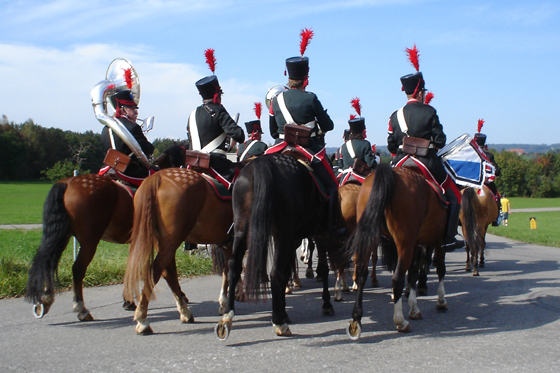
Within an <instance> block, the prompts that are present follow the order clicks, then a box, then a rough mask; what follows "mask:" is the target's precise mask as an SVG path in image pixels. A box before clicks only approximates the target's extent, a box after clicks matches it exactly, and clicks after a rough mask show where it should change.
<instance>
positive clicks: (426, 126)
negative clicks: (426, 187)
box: [387, 45, 461, 251]
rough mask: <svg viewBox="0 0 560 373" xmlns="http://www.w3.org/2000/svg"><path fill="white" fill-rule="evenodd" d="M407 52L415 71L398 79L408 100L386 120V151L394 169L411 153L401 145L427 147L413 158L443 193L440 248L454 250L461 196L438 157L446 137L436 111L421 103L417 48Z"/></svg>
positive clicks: (422, 86) (422, 92) (423, 92)
mask: <svg viewBox="0 0 560 373" xmlns="http://www.w3.org/2000/svg"><path fill="white" fill-rule="evenodd" d="M406 52H407V54H408V56H409V59H410V61H411V63H412V65H413V66H414V67H415V69H416V72H415V73H412V74H408V75H405V76H403V77H401V79H400V80H401V83H402V90H403V91H404V92H405V93H406V96H407V99H408V101H407V103H406V105H405V106H403V107H402V108H401V109H399V110H397V111H395V112H393V114H391V117H390V118H389V129H388V137H387V150H389V152H391V153H392V154H394V155H395V157H394V158H393V160H392V164H393V166H401V165H403V163H405V162H406V161H407V160H408V159H410V157H411V155H410V153H409V154H406V153H405V152H403V142H407V143H408V142H409V141H411V142H416V143H424V144H425V145H426V146H425V147H424V146H423V147H422V149H423V151H422V152H421V153H420V154H419V153H416V154H415V155H413V157H414V158H415V159H416V160H418V161H419V162H421V164H420V165H419V166H422V165H423V166H425V168H426V169H427V171H429V174H431V176H432V177H433V179H434V180H435V181H436V182H437V183H439V184H440V185H441V187H442V189H443V190H444V191H445V195H446V197H447V201H448V202H449V206H448V213H447V227H446V231H445V236H444V244H443V246H444V247H445V249H446V251H453V250H454V249H455V248H457V247H459V243H458V242H457V241H456V239H455V235H456V234H457V225H458V222H459V213H460V208H461V206H460V198H461V194H460V192H459V189H458V188H457V186H456V185H455V182H454V181H453V180H452V178H451V177H449V176H448V175H447V172H446V170H445V167H444V165H443V162H442V160H441V158H440V157H439V156H438V155H437V150H438V149H439V148H442V147H443V146H445V142H446V136H445V133H444V132H443V126H442V125H441V123H440V122H439V117H438V115H437V113H436V109H434V108H433V107H432V106H430V105H426V104H425V103H424V99H425V97H426V89H425V81H424V77H423V75H422V73H421V72H420V71H419V63H418V62H419V61H418V57H419V54H418V50H417V49H416V45H414V47H413V48H412V49H411V48H407V49H406ZM405 138H406V140H405ZM422 139H423V140H422ZM418 140H420V141H418ZM407 148H408V146H407ZM411 160H413V159H411Z"/></svg>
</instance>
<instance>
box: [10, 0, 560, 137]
mask: <svg viewBox="0 0 560 373" xmlns="http://www.w3.org/2000/svg"><path fill="white" fill-rule="evenodd" d="M559 18H560V3H559V2H558V1H556V0H551V1H548V0H546V1H541V0H530V1H529V0H527V1H519V0H510V1H481V0H470V1H455V0H323V1H314V0H306V1H301V0H293V1H292V0H267V1H262V0H256V1H253V0H248V1H233V0H213V1H203V0H184V1H182V0H143V1H140V0H138V1H133V0H121V1H105V0H89V1H76V0H54V1H52V0H40V1H25V0H21V1H18V0H0V19H1V20H2V32H1V33H0V115H5V116H6V117H7V118H8V120H9V121H10V122H15V123H23V122H24V121H26V120H28V119H32V120H33V121H34V122H35V123H36V124H39V125H41V126H43V127H56V128H61V129H63V130H71V131H76V132H85V131H88V130H91V131H94V132H101V130H102V124H101V123H100V122H99V121H98V120H97V119H96V118H95V116H94V113H93V109H92V106H91V96H90V91H91V90H92V88H93V87H94V86H95V85H96V84H97V83H99V82H100V81H102V80H104V79H105V74H106V71H107V68H108V67H109V64H110V63H111V61H113V60H114V59H116V58H125V59H127V60H129V61H130V62H131V63H132V65H133V66H134V68H135V69H136V71H137V73H138V76H139V79H140V85H141V98H140V105H139V106H140V110H139V117H140V118H145V117H149V116H154V117H155V124H154V129H153V130H152V131H151V132H149V133H148V134H147V136H148V138H149V139H150V140H154V139H156V138H167V137H169V138H173V139H181V140H183V139H185V138H186V132H185V127H186V122H187V119H188V116H189V113H190V112H191V111H192V110H194V109H195V108H196V107H197V106H198V105H200V104H201V98H200V96H199V94H198V91H197V89H196V87H195V82H196V81H197V80H198V79H200V78H202V77H204V76H207V75H210V74H211V72H210V70H209V68H208V66H207V65H206V62H205V58H204V51H205V50H206V49H208V48H212V49H214V50H215V57H216V60H217V64H216V75H217V76H218V79H219V81H220V84H221V86H222V89H223V91H224V96H223V100H222V103H223V105H224V106H225V108H226V109H227V110H228V112H229V113H230V114H231V116H232V117H234V116H235V114H237V113H239V114H240V119H239V123H240V124H241V125H242V126H243V123H245V122H248V121H250V120H254V119H256V116H255V113H254V110H253V108H254V103H255V102H261V103H262V104H263V106H264V104H265V96H266V93H267V91H268V90H269V89H270V88H272V87H274V86H276V85H283V84H286V83H287V77H286V76H284V70H285V60H286V58H289V57H293V56H297V55H299V43H300V32H301V30H302V29H304V28H310V29H312V30H313V31H314V33H315V35H314V37H313V39H312V40H311V42H310V44H309V46H308V48H307V51H306V52H305V56H306V57H308V58H309V64H310V72H309V86H308V88H307V89H308V91H311V92H314V93H315V94H317V96H318V98H319V100H320V101H321V103H322V104H323V106H324V107H325V108H326V109H328V113H329V115H330V116H331V118H332V119H333V121H334V123H335V129H334V130H333V131H331V132H329V133H327V135H326V141H327V146H328V147H337V146H340V145H341V144H342V133H343V130H344V129H346V128H348V119H349V118H350V115H351V114H355V112H354V110H353V109H352V107H351V105H350V101H351V100H352V99H353V98H355V97H358V98H360V102H361V104H362V116H363V117H364V118H365V122H366V126H367V139H368V140H369V141H370V142H371V143H372V144H377V145H378V146H384V145H386V139H387V123H388V118H389V116H390V115H391V113H392V112H393V111H395V110H397V109H398V108H400V107H401V106H402V105H404V104H405V102H406V96H405V95H404V93H403V92H402V91H401V84H400V80H399V78H400V77H401V76H403V75H406V74H409V73H412V72H414V68H413V67H412V65H411V64H410V62H409V61H408V59H407V56H406V53H405V49H406V48H411V47H413V45H416V46H417V48H418V50H419V51H420V71H421V72H422V73H423V75H424V78H425V81H426V88H427V89H428V90H429V91H431V92H432V93H433V94H434V99H433V100H432V106H434V107H435V108H436V109H437V112H438V115H439V118H440V122H441V123H442V124H443V128H444V132H445V133H446V135H447V139H448V142H450V141H451V140H453V139H454V138H456V137H458V136H460V135H462V134H463V133H468V134H470V135H473V134H474V133H475V132H476V130H477V121H478V119H484V120H485V124H484V127H483V129H482V132H483V133H485V134H486V135H487V136H488V140H487V142H488V143H490V144H492V143H495V144H498V143H499V144H519V143H520V144H553V143H559V142H560V136H559V135H560V115H559V114H558V108H559V106H560V105H559V104H558V101H556V87H557V86H559V85H560V82H559V81H558V80H559V79H560V77H559V75H560V71H559V67H560V22H558V19H559ZM261 120H262V123H263V128H264V132H265V133H264V135H263V140H264V141H265V142H269V143H272V141H273V140H272V138H271V137H270V135H269V133H270V131H269V130H268V117H267V112H266V110H263V115H262V117H261ZM243 128H245V127H244V126H243Z"/></svg>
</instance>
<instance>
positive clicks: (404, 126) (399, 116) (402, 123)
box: [397, 106, 408, 136]
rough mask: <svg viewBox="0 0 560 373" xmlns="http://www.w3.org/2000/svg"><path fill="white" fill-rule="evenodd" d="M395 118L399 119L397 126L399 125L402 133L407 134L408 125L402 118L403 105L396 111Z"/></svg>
mask: <svg viewBox="0 0 560 373" xmlns="http://www.w3.org/2000/svg"><path fill="white" fill-rule="evenodd" d="M397 119H398V120H399V127H401V131H402V133H404V134H405V135H407V136H408V126H407V124H406V120H404V106H403V107H402V108H400V109H399V110H398V111H397Z"/></svg>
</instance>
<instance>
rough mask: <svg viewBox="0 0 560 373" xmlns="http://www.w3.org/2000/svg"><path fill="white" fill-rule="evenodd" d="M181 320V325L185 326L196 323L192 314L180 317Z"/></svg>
mask: <svg viewBox="0 0 560 373" xmlns="http://www.w3.org/2000/svg"><path fill="white" fill-rule="evenodd" d="M180 319H181V323H183V324H192V323H194V316H193V315H192V313H190V314H188V315H186V316H185V315H181V317H180Z"/></svg>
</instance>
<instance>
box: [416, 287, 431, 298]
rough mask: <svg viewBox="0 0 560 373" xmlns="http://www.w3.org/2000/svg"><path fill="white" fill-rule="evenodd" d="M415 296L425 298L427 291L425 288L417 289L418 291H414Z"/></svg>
mask: <svg viewBox="0 0 560 373" xmlns="http://www.w3.org/2000/svg"><path fill="white" fill-rule="evenodd" d="M416 295H418V296H419V297H420V296H426V295H428V289H427V288H418V290H417V291H416Z"/></svg>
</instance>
